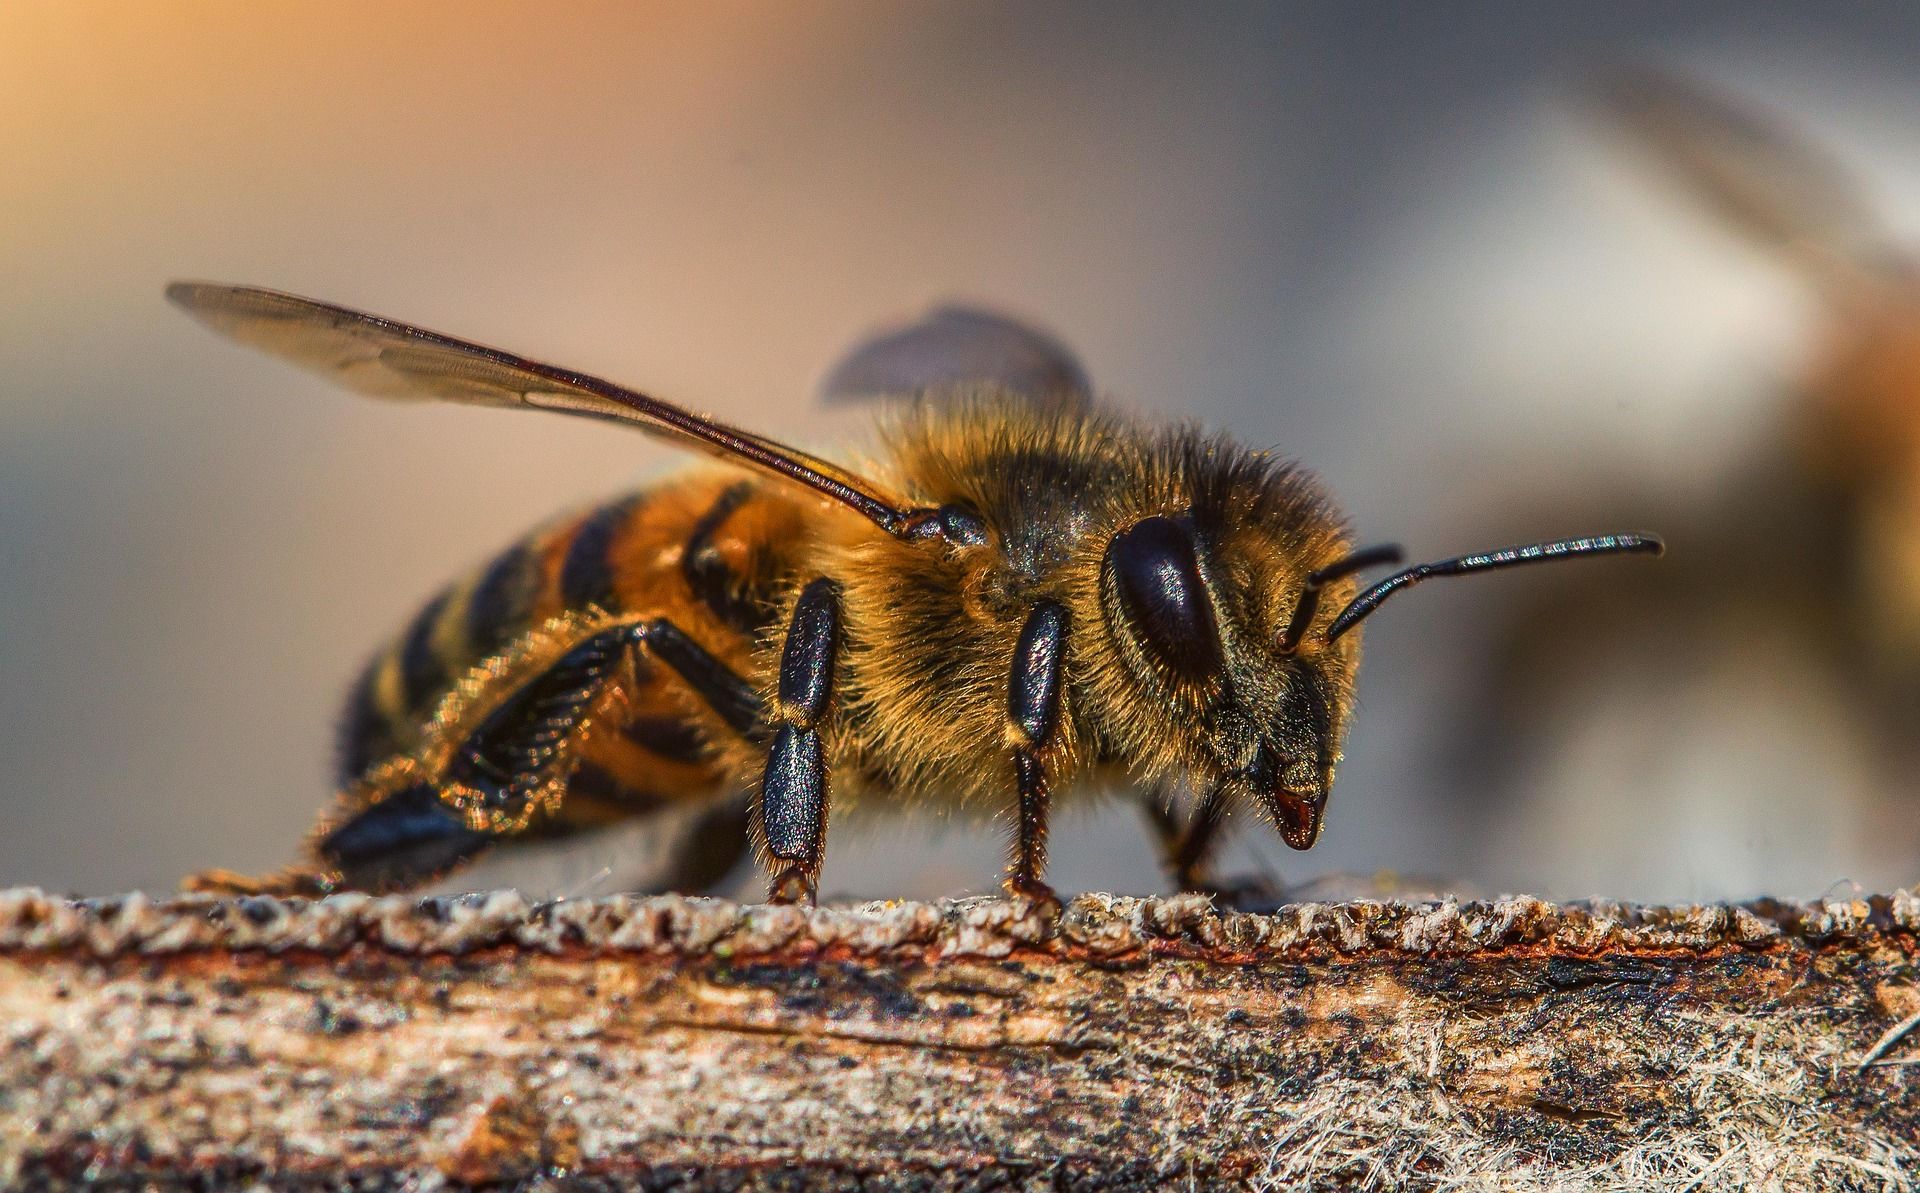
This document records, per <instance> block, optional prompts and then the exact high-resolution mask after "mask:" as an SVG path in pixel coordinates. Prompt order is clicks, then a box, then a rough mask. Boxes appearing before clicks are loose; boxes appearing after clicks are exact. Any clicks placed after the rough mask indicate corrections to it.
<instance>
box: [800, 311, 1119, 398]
mask: <svg viewBox="0 0 1920 1193" xmlns="http://www.w3.org/2000/svg"><path fill="white" fill-rule="evenodd" d="M982 384H985V385H996V386H999V387H1000V388H1002V389H1007V390H1011V391H1012V392H1014V393H1017V394H1021V395H1023V396H1025V397H1028V398H1031V399H1033V401H1035V402H1036V403H1039V404H1041V405H1043V406H1054V407H1059V408H1063V409H1081V408H1083V407H1085V406H1087V405H1089V404H1091V403H1092V401H1093V388H1092V386H1091V385H1089V384H1088V382H1087V372H1086V369H1084V368H1083V367H1081V364H1080V361H1079V359H1078V358H1077V357H1075V356H1074V354H1073V352H1072V351H1071V350H1069V349H1068V348H1067V347H1066V345H1064V344H1062V343H1061V342H1060V341H1059V340H1058V339H1056V338H1055V337H1053V336H1051V335H1049V334H1048V333H1046V332H1044V331H1040V330H1039V329H1037V328H1034V327H1031V326H1029V325H1027V324H1025V323H1021V322H1020V321H1018V320H1016V319H1012V318H1009V317H1007V316H1005V315H1001V314H998V313H996V312H994V311H989V310H985V309H982V308H979V307H966V306H944V307H938V308H935V309H934V310H932V311H930V312H928V313H927V315H926V316H925V317H924V318H922V319H920V320H919V321H918V322H916V323H910V324H906V325H904V326H900V327H889V328H884V329H882V330H880V331H877V332H875V333H873V334H872V335H870V336H868V337H867V338H866V339H864V340H862V341H861V342H860V343H858V344H856V345H855V346H854V348H853V350H852V351H851V352H849V353H848V354H847V355H846V356H845V357H844V358H842V359H841V361H840V363H838V364H836V365H835V366H834V367H833V368H832V369H830V370H829V371H828V373H827V376H826V380H824V381H822V382H821V383H820V394H821V396H822V397H823V398H825V399H826V400H827V401H829V402H842V401H858V400H862V399H871V398H886V397H904V396H911V395H913V394H920V393H929V392H934V391H939V390H951V389H956V388H963V387H966V386H969V385H982Z"/></svg>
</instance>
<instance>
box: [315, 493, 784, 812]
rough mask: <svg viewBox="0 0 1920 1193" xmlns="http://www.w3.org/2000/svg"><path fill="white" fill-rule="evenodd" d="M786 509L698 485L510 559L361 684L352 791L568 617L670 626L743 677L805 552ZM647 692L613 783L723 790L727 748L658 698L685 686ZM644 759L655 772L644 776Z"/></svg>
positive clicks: (591, 521) (543, 534) (616, 744)
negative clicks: (778, 581)
mask: <svg viewBox="0 0 1920 1193" xmlns="http://www.w3.org/2000/svg"><path fill="white" fill-rule="evenodd" d="M784 497H785V495H784V494H780V493H778V492H769V491H768V489H767V487H765V486H762V485H760V484H757V483H756V482H754V481H752V480H750V479H740V478H736V477H726V478H715V479H711V480H706V481H704V482H702V481H699V480H695V481H694V482H692V483H688V484H683V485H676V486H673V487H662V488H657V489H650V490H646V491H643V492H638V493H630V494H626V495H623V496H620V497H618V498H616V499H614V500H612V501H608V502H606V503H604V504H602V505H600V506H598V507H596V508H594V509H591V510H589V511H587V512H585V513H584V514H581V515H576V516H575V517H572V518H570V519H566V520H564V521H561V522H559V523H556V524H553V525H550V526H548V527H546V528H543V529H541V530H539V531H536V532H534V533H533V534H530V535H528V536H527V537H525V538H523V539H522V540H520V541H519V542H517V543H515V544H514V545H512V546H511V547H508V548H507V549H506V550H504V551H502V552H501V553H500V554H498V555H497V556H495V557H494V558H493V559H492V560H490V561H489V562H488V563H487V564H485V565H484V566H483V567H481V568H479V569H477V570H476V571H475V572H474V573H473V574H472V575H471V576H469V577H468V578H467V579H465V580H464V581H462V582H460V583H458V584H455V585H453V586H451V587H450V588H448V589H446V590H445V591H443V592H442V593H440V594H439V595H437V596H436V597H435V598H434V599H433V600H432V601H430V602H428V604H427V605H425V606H424V607H423V608H422V609H421V610H420V611H419V613H418V614H416V615H415V616H414V618H413V619H412V621H411V622H409V623H408V625H407V628H406V629H405V630H404V631H403V632H402V633H401V634H400V635H399V636H398V638H396V639H395V640H394V641H393V642H392V643H391V644H390V645H389V646H388V647H387V648H386V649H384V650H383V651H381V652H380V654H378V655H377V656H376V657H375V658H374V659H373V660H372V661H371V662H370V663H369V664H368V666H367V668H366V669H365V670H364V671H363V672H362V673H361V675H360V677H359V678H358V679H357V680H356V681H355V683H354V685H353V688H352V690H351V692H350V693H349V696H348V699H347V704H346V708H345V710H344V713H343V716H342V718H341V722H340V731H339V779H340V782H341V783H342V784H343V785H345V784H349V783H351V782H353V781H354V780H356V779H358V778H359V777H361V776H362V775H364V774H366V773H367V772H368V770H370V769H371V768H372V767H374V766H376V765H378V764H380V763H381V762H383V761H385V760H387V759H389V758H392V757H394V756H396V755H400V754H406V753H410V752H412V751H414V750H416V749H417V748H419V747H420V746H421V745H422V744H423V735H424V734H425V733H427V732H428V731H429V730H428V727H429V725H430V723H431V722H432V719H433V717H434V715H435V710H436V709H437V708H438V707H439V706H440V703H441V701H443V700H444V699H445V698H446V696H447V695H448V693H449V692H450V691H451V690H452V689H453V687H454V686H455V685H456V684H457V683H460V682H462V681H463V679H464V677H466V676H468V675H471V674H473V673H474V669H475V668H476V667H477V666H479V665H481V664H483V663H484V662H486V660H488V659H490V658H493V657H495V656H498V655H501V654H502V653H504V652H508V651H510V650H513V649H514V648H515V647H514V644H515V643H516V642H519V641H521V640H522V639H523V638H524V637H525V636H526V635H527V634H528V633H530V632H532V631H534V630H536V629H537V628H538V627H539V626H541V625H543V624H545V623H547V622H548V621H549V620H550V619H552V618H555V617H557V616H560V615H562V614H567V613H579V612H583V611H586V610H590V609H597V610H601V611H604V612H606V613H611V614H615V615H622V614H631V615H639V614H646V615H659V616H666V617H669V618H672V619H674V620H676V621H677V622H678V623H679V624H680V625H681V626H682V627H683V628H685V629H688V630H689V631H693V632H695V633H696V636H697V637H698V638H699V639H700V640H701V643H702V645H703V646H704V647H705V648H706V649H707V650H709V651H712V652H714V653H716V654H717V655H719V656H721V657H723V658H724V659H726V660H727V661H728V662H729V664H730V665H732V666H734V667H736V668H738V667H741V666H743V665H744V664H745V663H746V661H747V657H748V655H747V651H748V648H749V647H750V645H751V642H752V639H753V636H754V635H755V634H756V633H757V631H758V630H760V629H761V628H762V627H764V625H765V624H766V623H767V619H768V617H769V615H770V613H769V611H770V610H771V609H772V608H773V606H774V601H773V600H772V599H771V594H770V591H769V588H770V585H771V584H773V583H774V580H775V577H776V576H778V575H779V574H780V573H781V571H782V568H783V566H784V565H783V561H784V560H785V559H786V558H788V557H789V556H790V554H791V553H792V552H794V551H795V550H797V549H800V548H799V544H800V543H801V542H802V540H803V538H804V530H803V529H802V523H801V520H800V518H799V515H798V513H797V512H796V511H795V509H794V507H793V504H792V503H791V502H790V501H788V500H785V499H784ZM634 680H635V682H636V683H637V684H638V685H639V689H640V691H637V692H636V693H635V696H636V697H638V698H639V699H638V702H637V703H636V704H635V705H634V706H632V709H631V711H632V714H633V716H634V719H633V721H632V722H631V724H629V725H627V726H625V727H624V728H623V731H622V732H621V733H619V734H618V735H616V736H615V737H614V738H612V739H610V740H609V741H608V742H607V744H606V745H605V746H603V747H600V749H603V750H606V751H611V752H613V753H617V754H620V755H622V757H620V758H619V759H617V760H614V759H608V760H606V761H607V762H608V763H609V767H608V769H611V770H612V771H614V772H616V773H617V774H618V776H619V777H620V778H621V779H623V780H626V781H627V783H628V785H629V786H632V785H633V783H634V781H635V780H636V779H637V778H638V777H639V776H640V775H641V773H642V771H643V770H644V771H645V773H646V776H647V778H648V780H649V781H648V782H647V783H646V784H645V786H646V787H647V788H649V789H657V788H658V787H661V786H670V785H684V784H687V783H690V782H692V781H693V780H695V778H696V777H697V776H710V775H711V774H712V773H713V771H714V768H715V767H716V766H717V765H718V763H717V761H716V751H715V750H714V748H713V744H712V743H711V742H709V741H707V740H706V739H705V738H704V737H703V735H702V731H701V730H700V729H699V728H698V727H697V726H696V725H695V724H693V723H692V722H690V721H689V720H688V719H687V718H686V717H685V716H684V715H683V714H682V712H681V708H680V706H679V705H677V704H675V703H674V701H673V700H672V699H667V700H665V702H664V703H656V702H655V699H654V697H653V696H652V694H651V693H652V689H654V688H655V687H657V686H659V685H668V686H672V685H674V684H675V683H677V682H678V681H676V680H675V679H673V678H672V677H670V676H668V675H666V674H665V673H664V672H663V670H662V669H659V668H648V667H645V666H642V667H641V668H640V670H639V671H638V672H637V673H636V675H635V677H634ZM499 695H500V697H501V698H503V699H504V698H505V697H506V696H507V695H508V694H507V693H504V692H503V693H500V694H499ZM590 752H598V751H590ZM642 757H644V758H647V759H651V762H648V763H647V764H646V766H645V767H644V768H643V767H642V766H641V764H640V759H641V758H642ZM656 770H657V771H658V772H659V773H658V774H655V773H653V772H655V771H656ZM583 785H586V786H591V782H585V783H583Z"/></svg>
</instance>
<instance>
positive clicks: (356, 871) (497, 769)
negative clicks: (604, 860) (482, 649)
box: [313, 618, 765, 890]
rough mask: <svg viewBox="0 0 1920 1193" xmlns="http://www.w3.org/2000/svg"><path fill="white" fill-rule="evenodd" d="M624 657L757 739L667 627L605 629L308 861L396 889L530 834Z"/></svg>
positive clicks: (752, 726)
mask: <svg viewBox="0 0 1920 1193" xmlns="http://www.w3.org/2000/svg"><path fill="white" fill-rule="evenodd" d="M636 648H638V649H644V650H646V651H648V652H649V653H650V654H651V655H652V656H653V657H654V658H655V659H657V660H659V661H660V662H661V663H663V664H665V665H666V666H667V667H669V668H671V669H672V670H673V671H674V672H676V673H677V674H678V675H679V676H680V677H681V678H682V679H683V680H685V681H686V683H687V684H688V686H689V687H691V688H692V689H693V690H694V691H695V692H697V693H698V694H699V695H700V696H701V698H702V699H703V700H705V701H706V702H707V703H708V704H709V705H710V706H711V707H712V708H713V709H714V711H715V712H716V713H718V714H719V715H720V717H721V719H722V720H724V721H725V722H726V723H727V725H728V726H729V727H730V728H732V729H733V730H734V731H735V732H738V733H740V734H741V735H742V736H743V737H746V738H748V739H750V740H758V739H759V738H760V737H762V736H764V734H765V714H764V710H763V708H762V704H761V700H760V697H759V694H758V693H756V692H755V691H754V690H753V688H752V687H751V685H749V684H748V683H747V682H746V680H744V679H742V678H741V677H740V676H738V675H736V674H735V673H734V672H733V671H732V670H731V669H729V668H728V667H727V666H726V664H724V663H722V662H721V661H720V660H719V659H717V658H715V657H714V656H713V655H711V654H709V653H708V652H707V651H706V649H705V648H703V647H702V646H700V644H699V643H697V642H695V641H694V640H693V639H692V638H690V637H688V636H687V635H686V634H685V633H683V632H682V631H681V630H680V628H679V627H678V626H675V625H674V624H673V623H672V622H670V621H667V620H666V619H664V618H659V619H655V620H652V621H646V622H639V623H634V624H630V625H620V626H614V627H611V628H609V629H605V630H602V631H600V632H599V633H597V634H594V635H592V636H591V637H589V638H586V639H584V640H583V641H581V642H580V643H578V644H577V645H575V646H574V647H573V648H572V649H571V650H569V651H568V652H567V653H566V654H565V655H563V656H562V657H561V658H560V660H559V661H558V662H556V663H554V664H553V665H552V666H551V667H549V668H548V669H547V670H546V671H543V672H542V673H540V674H539V675H538V676H535V677H534V678H533V679H531V680H529V681H527V682H526V683H524V684H522V685H521V686H520V688H519V689H518V690H516V691H515V692H513V694H511V695H510V696H508V697H507V698H506V699H505V700H503V701H502V702H501V703H500V704H499V705H498V706H497V707H496V708H494V709H493V711H492V712H490V713H488V714H487V716H486V717H485V718H484V719H483V720H482V721H481V722H480V724H479V725H478V726H477V727H476V728H475V729H474V730H473V731H472V732H471V733H470V734H468V736H467V738H466V739H465V740H464V741H462V742H461V743H460V744H459V746H458V747H456V748H455V749H454V751H453V754H452V758H451V760H450V761H449V763H448V764H447V767H446V769H445V771H444V773H442V774H441V775H440V776H438V778H437V780H436V781H434V782H425V781H414V782H411V783H409V784H408V785H407V786H405V787H403V788H401V789H399V790H397V791H394V792H393V793H392V794H390V795H386V796H384V797H381V798H378V799H377V800H375V802H372V803H369V804H367V805H366V806H364V807H362V808H360V809H358V810H356V811H355V812H354V813H352V814H351V815H350V816H349V817H348V818H346V819H345V820H342V821H340V822H338V823H336V824H333V825H330V826H328V827H327V828H325V829H324V830H323V832H322V834H321V835H320V837H319V838H318V840H317V841H316V842H315V844H314V847H313V848H314V854H315V857H316V858H317V859H318V860H319V861H320V863H321V864H322V865H323V866H324V867H326V868H327V869H328V870H331V871H334V872H337V873H338V874H339V875H340V879H339V885H341V886H344V887H349V888H353V889H361V890H399V889H404V888H406V887H411V886H418V885H420V884H421V883H424V882H428V881H431V880H433V879H435V878H438V877H440V876H442V875H444V874H446V873H448V872H450V871H452V870H453V869H455V868H456V867H458V866H459V865H461V864H463V863H465V862H468V861H471V860H472V859H473V858H474V857H475V856H477V855H478V854H480V853H482V852H484V851H485V850H487V849H488V848H490V847H492V846H493V845H495V844H498V843H500V842H501V841H504V840H509V839H511V838H513V837H516V836H520V835H522V834H524V833H526V832H528V831H529V829H537V827H538V825H537V822H538V820H539V808H538V803H539V801H541V800H542V798H543V797H544V796H545V794H546V793H547V792H548V791H549V790H550V789H551V787H552V786H553V785H554V784H557V783H561V782H564V781H565V780H566V778H567V776H568V773H569V771H570V768H571V766H572V764H573V762H574V760H575V750H574V748H573V742H574V735H575V733H576V732H577V731H578V729H579V727H580V722H581V719H582V718H583V717H585V716H586V715H587V714H588V713H589V712H590V711H591V710H592V708H593V706H594V704H595V702H596V701H597V700H598V699H599V698H600V696H601V695H602V694H603V693H604V692H605V690H606V687H607V685H608V684H609V683H611V682H613V681H614V680H615V678H616V677H617V676H618V674H619V670H620V666H621V664H623V663H624V662H625V660H626V658H627V655H628V652H629V651H631V650H634V649H636ZM469 812H472V813H473V815H469V814H468V813H469ZM475 820H479V821H481V822H482V823H483V825H484V827H476V826H475V824H474V821H475Z"/></svg>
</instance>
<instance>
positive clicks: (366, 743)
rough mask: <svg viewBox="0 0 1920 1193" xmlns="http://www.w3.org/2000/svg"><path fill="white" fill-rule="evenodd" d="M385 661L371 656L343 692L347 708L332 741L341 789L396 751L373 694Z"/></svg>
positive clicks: (343, 711)
mask: <svg viewBox="0 0 1920 1193" xmlns="http://www.w3.org/2000/svg"><path fill="white" fill-rule="evenodd" d="M385 659H386V655H385V654H384V653H382V654H380V655H377V656H375V658H374V660H373V661H372V662H371V663H368V664H367V666H366V668H365V669H364V670H362V671H361V672H360V676H359V678H357V679H355V680H354V681H353V687H352V688H351V689H349V690H348V692H347V706H346V707H345V708H344V709H342V710H341V713H340V728H339V730H338V733H337V736H336V738H335V741H336V750H337V753H336V756H335V760H334V773H335V776H336V778H337V780H338V782H339V784H340V786H342V787H345V786H346V785H348V784H349V783H352V782H353V781H354V780H356V779H358V778H359V777H360V776H361V775H364V774H366V773H367V771H368V770H369V769H371V768H372V766H373V764H374V763H376V762H382V761H384V760H386V759H388V758H390V757H392V756H393V755H394V754H395V753H397V752H398V751H399V748H400V747H399V743H398V742H397V741H396V740H395V739H394V736H393V728H392V726H391V725H390V724H389V723H388V721H387V718H386V716H385V714H383V713H382V712H381V711H380V701H379V698H378V697H377V695H376V687H377V685H378V684H379V675H380V665H381V663H383V662H384V661H385Z"/></svg>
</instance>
